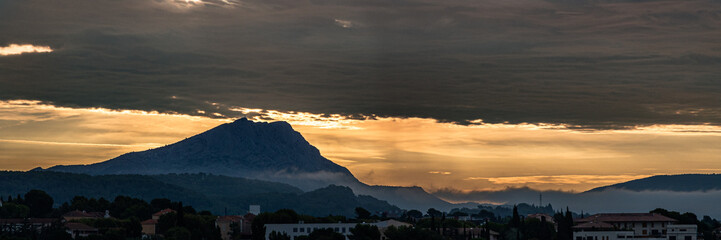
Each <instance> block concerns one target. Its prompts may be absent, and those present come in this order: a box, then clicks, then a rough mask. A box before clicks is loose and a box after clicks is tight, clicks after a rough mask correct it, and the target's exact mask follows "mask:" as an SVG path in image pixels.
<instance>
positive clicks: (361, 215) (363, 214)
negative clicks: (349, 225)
mask: <svg viewBox="0 0 721 240" xmlns="http://www.w3.org/2000/svg"><path fill="white" fill-rule="evenodd" d="M355 214H356V216H357V217H358V219H369V218H370V217H371V212H369V211H368V210H366V209H365V208H362V207H357V208H355Z"/></svg>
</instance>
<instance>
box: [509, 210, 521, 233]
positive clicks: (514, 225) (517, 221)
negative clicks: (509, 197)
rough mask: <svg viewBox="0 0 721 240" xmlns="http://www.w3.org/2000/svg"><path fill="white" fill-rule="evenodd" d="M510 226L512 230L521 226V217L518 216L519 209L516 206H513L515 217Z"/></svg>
mask: <svg viewBox="0 0 721 240" xmlns="http://www.w3.org/2000/svg"><path fill="white" fill-rule="evenodd" d="M509 226H510V227H512V228H518V227H520V226H521V216H519V215H518V207H517V206H516V205H513V217H512V218H511V222H510V223H509Z"/></svg>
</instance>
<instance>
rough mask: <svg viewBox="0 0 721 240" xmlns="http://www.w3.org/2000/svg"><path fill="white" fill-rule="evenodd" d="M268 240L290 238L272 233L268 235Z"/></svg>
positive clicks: (283, 234)
mask: <svg viewBox="0 0 721 240" xmlns="http://www.w3.org/2000/svg"><path fill="white" fill-rule="evenodd" d="M268 240H290V236H288V234H287V233H279V232H276V231H272V232H270V234H268Z"/></svg>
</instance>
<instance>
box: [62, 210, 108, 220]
mask: <svg viewBox="0 0 721 240" xmlns="http://www.w3.org/2000/svg"><path fill="white" fill-rule="evenodd" d="M100 218H110V211H108V210H105V212H86V211H79V210H75V211H72V212H68V213H65V214H63V219H65V221H68V222H69V221H72V220H79V219H100Z"/></svg>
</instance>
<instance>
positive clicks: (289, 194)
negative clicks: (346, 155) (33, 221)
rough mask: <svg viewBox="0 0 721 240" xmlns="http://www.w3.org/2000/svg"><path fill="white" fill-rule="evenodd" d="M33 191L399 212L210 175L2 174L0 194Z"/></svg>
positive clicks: (238, 208)
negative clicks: (359, 208) (360, 208)
mask: <svg viewBox="0 0 721 240" xmlns="http://www.w3.org/2000/svg"><path fill="white" fill-rule="evenodd" d="M31 189H40V190H43V191H46V192H47V193H48V194H50V196H52V197H53V199H54V200H55V205H60V204H62V203H63V202H68V201H70V200H71V199H72V198H73V197H74V196H85V197H89V198H91V197H92V198H101V197H102V198H106V199H111V200H112V199H113V198H115V197H116V196H118V195H125V196H131V197H136V198H140V199H144V200H146V201H150V200H152V199H154V198H168V199H171V200H174V201H182V202H184V203H186V204H188V205H191V206H193V207H195V208H196V209H199V210H201V209H203V210H210V211H212V212H215V213H216V214H223V213H224V212H226V211H227V212H228V213H229V214H245V213H246V211H247V209H248V205H255V204H257V205H260V206H261V209H262V210H263V211H275V210H278V209H283V208H293V209H294V210H296V211H297V212H299V213H302V214H309V215H314V216H327V215H328V214H343V215H345V216H353V214H354V210H355V208H356V207H363V208H366V209H368V210H370V211H374V212H385V211H399V208H398V207H396V206H392V205H390V204H388V202H386V201H381V200H378V199H375V198H372V197H369V196H363V195H356V194H355V193H354V192H353V191H351V190H350V189H349V188H347V187H337V186H329V187H326V188H321V189H318V190H315V191H312V192H308V193H304V192H302V191H301V190H300V189H298V188H295V187H293V186H290V185H286V184H282V183H273V182H265V181H260V180H251V179H243V178H234V177H227V176H218V175H209V174H167V175H99V176H91V175H86V174H72V173H60V172H47V171H31V172H0V196H3V197H5V196H13V197H14V196H16V195H18V194H24V193H26V192H27V191H29V190H31Z"/></svg>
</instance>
